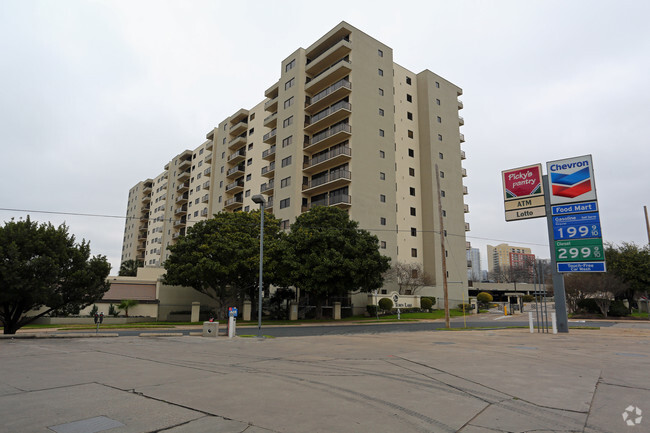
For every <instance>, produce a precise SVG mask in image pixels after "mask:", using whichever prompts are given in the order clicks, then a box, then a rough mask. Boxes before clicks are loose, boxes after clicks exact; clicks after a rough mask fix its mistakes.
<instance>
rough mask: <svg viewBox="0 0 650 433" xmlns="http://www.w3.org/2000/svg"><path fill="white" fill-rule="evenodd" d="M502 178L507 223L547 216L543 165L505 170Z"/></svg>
mask: <svg viewBox="0 0 650 433" xmlns="http://www.w3.org/2000/svg"><path fill="white" fill-rule="evenodd" d="M501 176H502V177H501V179H502V181H503V198H504V207H505V212H506V221H516V220H522V219H530V218H540V217H544V216H546V207H545V202H544V188H543V186H542V164H535V165H529V166H526V167H520V168H514V169H510V170H504V171H502V172H501Z"/></svg>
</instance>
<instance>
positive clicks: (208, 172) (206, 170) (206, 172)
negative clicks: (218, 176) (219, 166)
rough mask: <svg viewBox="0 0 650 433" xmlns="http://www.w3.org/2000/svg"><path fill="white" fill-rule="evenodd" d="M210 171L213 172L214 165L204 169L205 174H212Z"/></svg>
mask: <svg viewBox="0 0 650 433" xmlns="http://www.w3.org/2000/svg"><path fill="white" fill-rule="evenodd" d="M210 173H212V167H208V168H206V169H205V170H203V176H210Z"/></svg>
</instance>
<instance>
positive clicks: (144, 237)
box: [138, 233, 147, 241]
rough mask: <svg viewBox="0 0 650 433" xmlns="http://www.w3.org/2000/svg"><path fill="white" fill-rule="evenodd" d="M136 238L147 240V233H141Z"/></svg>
mask: <svg viewBox="0 0 650 433" xmlns="http://www.w3.org/2000/svg"><path fill="white" fill-rule="evenodd" d="M138 240H139V241H146V240H147V234H146V233H145V234H143V235H138Z"/></svg>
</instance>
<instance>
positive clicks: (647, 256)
mask: <svg viewBox="0 0 650 433" xmlns="http://www.w3.org/2000/svg"><path fill="white" fill-rule="evenodd" d="M605 260H606V262H607V273H609V274H614V275H616V276H617V277H618V278H620V279H621V280H622V281H623V282H624V283H626V284H627V287H626V290H625V291H624V292H623V293H622V294H621V295H620V297H619V299H620V298H622V299H627V301H628V304H629V309H630V312H631V311H632V304H633V303H634V300H635V298H636V296H637V295H639V294H644V293H647V291H648V287H650V246H648V245H646V246H644V247H640V246H638V245H636V244H634V243H628V242H623V243H622V244H621V245H620V246H616V245H614V244H607V245H606V247H605Z"/></svg>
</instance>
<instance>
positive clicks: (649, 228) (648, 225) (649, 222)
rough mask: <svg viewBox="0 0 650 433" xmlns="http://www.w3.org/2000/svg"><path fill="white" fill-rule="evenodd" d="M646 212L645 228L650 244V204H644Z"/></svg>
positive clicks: (649, 243)
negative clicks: (649, 214) (649, 206)
mask: <svg viewBox="0 0 650 433" xmlns="http://www.w3.org/2000/svg"><path fill="white" fill-rule="evenodd" d="M643 212H644V213H645V230H646V232H647V233H648V245H650V220H648V206H643Z"/></svg>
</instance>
